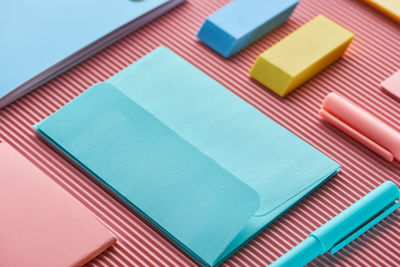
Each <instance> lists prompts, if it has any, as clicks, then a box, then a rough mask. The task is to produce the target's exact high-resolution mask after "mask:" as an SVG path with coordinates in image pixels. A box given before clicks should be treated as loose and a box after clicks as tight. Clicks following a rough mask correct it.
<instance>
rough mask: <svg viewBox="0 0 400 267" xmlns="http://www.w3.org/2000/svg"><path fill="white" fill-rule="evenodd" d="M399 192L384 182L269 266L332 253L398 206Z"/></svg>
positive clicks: (299, 263)
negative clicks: (328, 252)
mask: <svg viewBox="0 0 400 267" xmlns="http://www.w3.org/2000/svg"><path fill="white" fill-rule="evenodd" d="M399 198H400V191H399V189H398V188H397V186H396V185H395V184H394V183H393V182H390V181H386V182H384V183H383V184H381V185H380V186H378V187H377V188H375V189H374V190H373V191H371V192H370V193H368V194H367V195H366V196H364V197H363V198H361V199H360V200H358V201H357V202H356V203H354V204H353V205H351V206H350V207H348V208H347V209H345V210H344V211H343V212H341V213H340V214H339V215H337V216H336V217H334V218H333V219H332V220H330V221H328V222H327V223H326V224H324V225H323V226H321V227H320V228H319V229H317V230H316V231H314V232H313V233H312V234H310V235H309V236H308V237H307V238H306V239H305V240H304V241H302V242H301V243H300V244H298V245H297V246H296V247H294V248H293V249H292V250H290V251H289V252H288V253H286V254H285V255H283V256H282V257H281V258H279V259H278V260H277V261H275V262H274V263H272V264H271V265H270V266H273V267H277V266H280V267H282V266H285V267H286V266H288V267H289V266H290V267H293V266H304V265H306V264H307V263H309V262H310V261H312V260H313V259H314V258H316V257H318V256H319V255H322V254H324V253H325V252H327V251H330V253H332V254H335V253H336V252H337V251H339V250H340V249H342V248H343V247H344V246H346V245H347V244H348V243H350V242H351V241H353V240H354V239H355V238H357V237H359V236H360V235H361V234H363V233H364V232H366V231H367V230H368V229H370V228H371V227H373V226H374V225H376V224H377V223H378V222H379V221H381V220H383V219H384V218H385V217H386V216H388V215H389V214H391V213H392V212H393V211H395V210H396V209H397V208H399V207H400V202H399V201H398V200H399Z"/></svg>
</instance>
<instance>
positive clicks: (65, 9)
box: [0, 0, 168, 98]
mask: <svg viewBox="0 0 400 267" xmlns="http://www.w3.org/2000/svg"><path fill="white" fill-rule="evenodd" d="M166 2H168V0H145V1H139V2H136V1H131V0H66V1H61V0H18V1H1V3H0V36H1V42H0V59H1V60H0V73H1V76H0V98H2V97H3V96H4V95H6V94H8V93H9V92H11V91H12V90H14V89H15V88H16V87H18V86H20V85H21V84H23V83H24V82H26V81H28V80H29V79H31V78H33V77H34V76H36V75H38V74H39V73H41V72H43V71H45V70H46V69H47V68H50V67H51V66H53V65H54V64H56V63H58V62H60V61H61V60H63V59H65V58H66V57H68V56H70V55H72V54H73V53H75V52H76V51H78V50H79V49H81V48H83V47H85V46H87V45H89V44H91V43H92V42H94V41H96V40H97V39H99V38H101V37H103V36H104V35H106V34H108V33H110V32H112V31H114V30H116V29H117V28H119V27H120V26H123V25H124V24H126V23H128V22H130V21H132V20H134V19H136V18H138V17H140V16H142V15H143V14H145V13H147V12H149V11H150V10H153V9H154V8H156V7H158V6H160V5H162V4H164V3H166Z"/></svg>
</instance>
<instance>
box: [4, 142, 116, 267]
mask: <svg viewBox="0 0 400 267" xmlns="http://www.w3.org/2000/svg"><path fill="white" fill-rule="evenodd" d="M115 241H116V239H115V237H114V236H113V234H112V233H111V232H110V231H108V230H107V228H106V227H105V226H103V225H102V224H101V223H100V222H99V221H97V220H96V219H95V218H94V217H93V216H92V214H90V212H89V211H88V210H87V209H86V208H85V207H84V206H83V205H82V204H80V203H79V202H78V201H77V200H76V199H74V198H73V197H72V196H71V195H70V194H68V193H67V192H66V191H65V190H64V189H62V188H61V187H60V186H59V185H58V184H56V183H55V182H54V181H53V180H51V179H50V178H49V177H47V176H46V175H45V174H44V173H43V172H42V171H40V170H39V169H38V168H36V167H35V166H34V165H33V164H32V163H30V162H29V161H28V160H26V159H25V158H24V157H23V156H22V155H20V154H19V153H18V152H17V151H15V150H14V149H13V148H12V147H11V146H9V145H8V144H6V143H4V142H1V141H0V266H2V267H8V266H10V267H11V266H12V267H20V266H81V265H83V264H85V263H87V262H88V261H90V260H91V259H92V258H94V257H95V256H97V255H98V254H100V253H101V252H102V251H104V250H105V249H107V248H108V247H110V246H111V245H112V244H114V243H115Z"/></svg>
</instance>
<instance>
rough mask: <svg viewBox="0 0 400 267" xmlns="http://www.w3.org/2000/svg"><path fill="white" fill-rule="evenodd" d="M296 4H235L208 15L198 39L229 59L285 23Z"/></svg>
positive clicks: (261, 0)
mask: <svg viewBox="0 0 400 267" xmlns="http://www.w3.org/2000/svg"><path fill="white" fill-rule="evenodd" d="M298 2H299V0H235V1H233V2H231V3H229V4H228V5H226V6H224V7H223V8H221V9H219V10H218V11H216V12H215V13H213V14H212V15H210V16H209V17H208V18H207V19H206V21H205V22H204V24H203V26H202V27H201V29H200V31H199V32H198V33H197V37H198V38H199V39H200V40H201V41H202V42H203V43H205V44H206V45H208V46H209V47H210V48H212V49H214V50H215V51H216V52H218V53H219V54H221V55H222V56H223V57H230V56H232V55H233V54H235V53H237V52H239V51H240V50H242V49H243V48H245V47H246V46H248V45H250V44H251V43H253V42H255V41H256V40H257V39H259V38H260V37H262V36H263V35H265V34H267V33H268V32H270V31H272V30H273V29H275V28H277V27H278V26H279V25H281V24H282V23H284V22H285V21H286V20H287V19H288V18H289V17H290V15H291V14H292V12H293V10H294V9H295V7H296V5H297V4H298Z"/></svg>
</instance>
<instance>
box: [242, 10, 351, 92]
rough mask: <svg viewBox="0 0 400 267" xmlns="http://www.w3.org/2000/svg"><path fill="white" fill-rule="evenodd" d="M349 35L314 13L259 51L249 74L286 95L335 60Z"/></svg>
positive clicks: (341, 28) (340, 54)
mask: <svg viewBox="0 0 400 267" xmlns="http://www.w3.org/2000/svg"><path fill="white" fill-rule="evenodd" d="M353 37H354V35H353V34H352V33H351V32H350V31H348V30H346V29H345V28H343V27H342V26H340V25H338V24H336V23H335V22H333V21H332V20H330V19H328V18H327V17H325V16H323V15H318V16H317V17H315V18H314V19H312V20H311V21H309V22H307V23H306V24H304V25H303V26H301V27H300V28H299V29H297V30H296V31H294V32H292V33H291V34H290V35H288V36H286V37H285V38H284V39H282V40H281V41H279V42H278V43H276V44H275V45H273V46H272V47H270V48H269V49H267V50H266V51H265V52H263V53H262V54H261V55H260V56H259V57H258V58H257V60H256V62H255V63H254V65H253V67H252V69H251V71H250V76H251V77H252V78H254V79H255V80H257V81H258V82H260V83H261V84H263V85H265V86H266V87H268V88H269V89H271V90H272V91H273V92H275V93H276V94H278V95H279V96H282V97H283V96H286V95H287V94H289V93H290V92H291V91H293V90H294V89H296V88H297V87H299V86H300V85H302V84H303V83H305V82H306V81H308V80H309V79H311V78H312V77H313V76H314V75H316V74H317V73H319V72H320V71H322V70H323V69H325V68H326V67H327V66H329V65H330V64H332V63H333V62H334V61H336V60H337V59H339V58H340V57H341V56H342V55H343V54H344V52H345V51H346V49H347V47H348V46H349V45H350V43H351V40H352V39H353Z"/></svg>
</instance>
